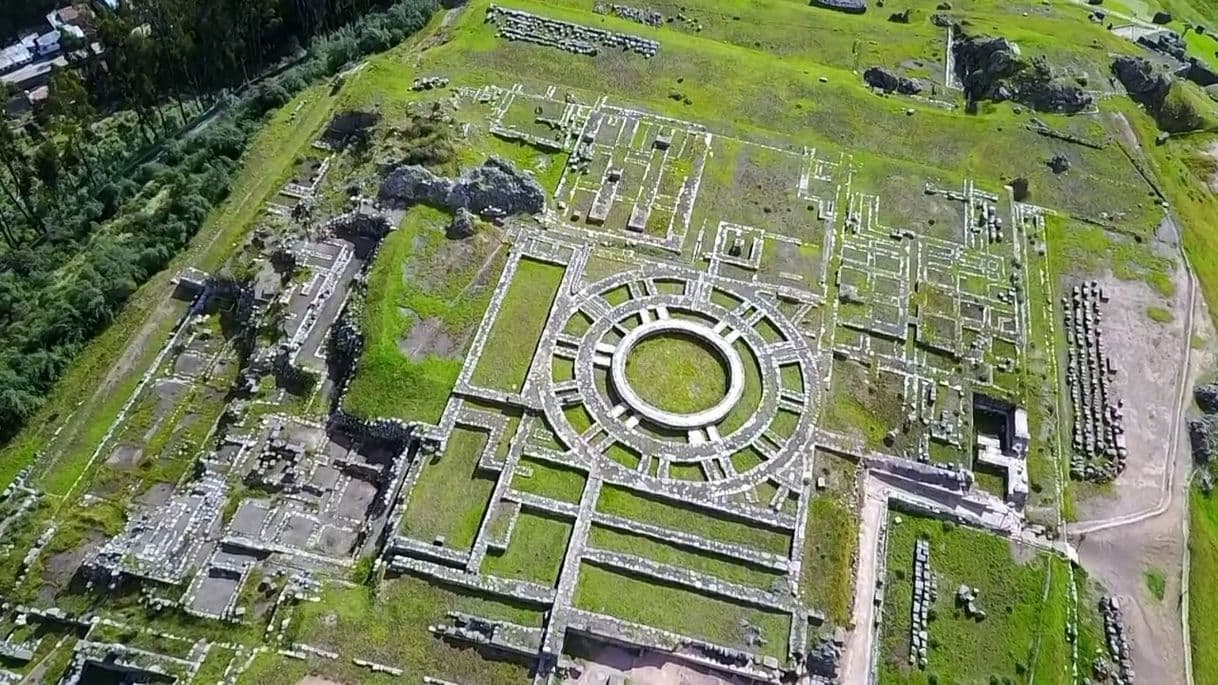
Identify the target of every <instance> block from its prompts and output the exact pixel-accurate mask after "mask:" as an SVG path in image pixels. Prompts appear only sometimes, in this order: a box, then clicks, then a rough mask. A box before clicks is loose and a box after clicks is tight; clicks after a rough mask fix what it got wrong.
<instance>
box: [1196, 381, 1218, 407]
mask: <svg viewBox="0 0 1218 685" xmlns="http://www.w3.org/2000/svg"><path fill="white" fill-rule="evenodd" d="M1193 399H1195V400H1196V401H1197V407H1199V408H1200V409H1201V411H1203V412H1205V413H1206V414H1218V383H1202V384H1201V385H1198V386H1197V387H1195V388H1193Z"/></svg>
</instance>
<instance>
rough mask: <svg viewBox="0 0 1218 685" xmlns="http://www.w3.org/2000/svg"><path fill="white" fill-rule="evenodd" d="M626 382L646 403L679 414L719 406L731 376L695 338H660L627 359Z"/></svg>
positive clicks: (648, 341)
mask: <svg viewBox="0 0 1218 685" xmlns="http://www.w3.org/2000/svg"><path fill="white" fill-rule="evenodd" d="M626 380H627V382H629V383H630V386H631V387H632V388H633V389H634V391H635V392H636V393H638V394H639V397H641V398H642V399H643V401H645V402H647V403H649V404H651V405H652V406H654V407H656V408H659V409H662V410H664V411H670V412H674V413H677V414H694V413H697V412H699V411H703V410H706V409H710V408H711V407H713V406H715V404H717V403H718V402H719V401H720V400H721V399H723V396H724V394H726V393H727V373H726V371H725V369H724V366H723V360H721V359H720V358H719V356H718V354H717V353H716V351H715V350H714V348H712V347H711V346H710V345H709V344H707V343H705V342H702V341H700V340H699V339H697V338H695V337H692V336H684V335H673V334H669V335H656V336H652V337H649V338H645V339H644V340H642V341H640V342H639V343H638V344H637V345H635V346H634V348H633V349H632V350H631V351H630V356H629V357H627V358H626Z"/></svg>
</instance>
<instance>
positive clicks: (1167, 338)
mask: <svg viewBox="0 0 1218 685" xmlns="http://www.w3.org/2000/svg"><path fill="white" fill-rule="evenodd" d="M1172 279H1173V281H1174V282H1175V284H1176V288H1175V290H1176V292H1175V294H1174V295H1173V296H1172V297H1170V298H1163V297H1162V296H1161V295H1159V294H1158V293H1157V292H1155V291H1154V290H1153V289H1152V288H1151V287H1150V286H1149V285H1147V284H1146V283H1144V282H1142V281H1122V280H1119V279H1116V278H1112V277H1106V278H1102V279H1100V283H1101V285H1102V286H1103V287H1104V289H1105V290H1106V291H1107V292H1108V295H1109V300H1108V302H1107V303H1105V304H1104V305H1102V308H1101V311H1102V312H1103V315H1104V320H1103V324H1102V325H1103V330H1104V339H1105V341H1106V345H1107V351H1108V354H1109V356H1110V357H1111V358H1112V361H1113V363H1115V364H1116V367H1117V375H1116V378H1115V382H1114V387H1115V388H1116V391H1117V393H1118V397H1120V398H1121V399H1122V400H1124V402H1125V437H1126V441H1127V444H1128V447H1129V458H1128V460H1127V461H1126V465H1125V472H1124V473H1122V474H1121V475H1120V476H1118V477H1117V479H1116V481H1115V483H1114V484H1113V485H1112V486H1110V487H1109V488H1107V489H1106V490H1105V494H1104V495H1100V496H1096V497H1092V498H1089V499H1084V500H1083V501H1080V502H1079V506H1078V510H1079V520H1083V521H1086V520H1093V519H1104V518H1109V517H1112V516H1120V515H1124V514H1129V513H1132V512H1136V511H1141V510H1143V509H1147V508H1150V507H1154V506H1155V504H1156V503H1157V502H1158V501H1159V496H1160V492H1161V487H1162V482H1163V470H1164V465H1165V462H1166V460H1167V459H1168V453H1169V451H1170V450H1171V449H1172V445H1171V441H1170V440H1168V439H1165V438H1166V436H1168V435H1170V434H1171V431H1172V426H1173V425H1174V423H1175V418H1176V417H1175V411H1176V402H1177V399H1178V396H1179V389H1180V385H1179V384H1180V374H1181V373H1182V371H1183V369H1182V367H1183V364H1184V358H1185V348H1186V346H1187V345H1188V341H1187V340H1185V330H1184V329H1185V326H1186V324H1187V321H1188V316H1187V312H1186V311H1185V309H1186V307H1187V306H1188V279H1187V276H1186V275H1185V273H1184V271H1183V270H1182V269H1177V270H1176V272H1175V273H1174V274H1173V275H1172ZM1151 307H1161V308H1163V309H1165V310H1168V311H1170V312H1171V313H1172V314H1173V317H1172V320H1171V321H1170V322H1165V323H1160V322H1156V321H1151V320H1150V318H1149V317H1148V316H1147V313H1146V312H1147V311H1148V309H1149V308H1151Z"/></svg>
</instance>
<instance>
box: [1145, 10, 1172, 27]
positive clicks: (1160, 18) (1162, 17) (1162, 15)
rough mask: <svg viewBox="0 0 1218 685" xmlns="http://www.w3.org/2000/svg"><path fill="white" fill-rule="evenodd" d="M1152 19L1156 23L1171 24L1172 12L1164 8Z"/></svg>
mask: <svg viewBox="0 0 1218 685" xmlns="http://www.w3.org/2000/svg"><path fill="white" fill-rule="evenodd" d="M1150 20H1151V21H1153V22H1154V23H1156V24H1170V23H1171V12H1164V11H1163V10H1159V11H1158V12H1155V16H1153V17H1151V19H1150Z"/></svg>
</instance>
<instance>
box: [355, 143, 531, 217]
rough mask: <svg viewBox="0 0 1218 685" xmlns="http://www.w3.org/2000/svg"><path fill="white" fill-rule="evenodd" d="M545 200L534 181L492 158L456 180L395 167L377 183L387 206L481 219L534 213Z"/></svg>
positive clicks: (422, 169)
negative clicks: (467, 214)
mask: <svg viewBox="0 0 1218 685" xmlns="http://www.w3.org/2000/svg"><path fill="white" fill-rule="evenodd" d="M545 197H546V194H545V191H544V190H542V188H541V185H540V184H538V183H537V181H536V179H534V178H533V177H532V176H531V175H529V174H526V173H523V172H521V171H519V170H517V169H516V168H515V167H514V166H512V165H511V164H510V163H509V162H506V161H503V160H501V159H498V158H496V157H491V158H490V159H487V160H486V162H484V163H483V164H482V166H479V167H474V168H473V169H469V170H467V171H466V172H465V173H464V174H462V175H461V177H460V178H458V179H456V180H453V179H450V178H445V177H443V176H437V175H436V174H434V173H432V172H431V171H429V170H428V169H426V168H425V167H421V166H418V165H410V166H403V167H398V168H397V169H394V170H393V171H392V172H391V173H390V174H389V176H388V177H387V178H386V179H385V181H384V182H383V183H382V184H381V190H380V195H379V199H380V200H381V202H383V203H386V204H388V205H391V206H399V207H408V206H410V205H415V204H426V205H431V206H433V207H442V208H445V209H449V210H453V211H455V210H457V209H466V210H469V211H470V212H472V213H474V214H480V215H485V216H507V215H513V214H537V213H539V212H541V211H543V210H544V209H545Z"/></svg>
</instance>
